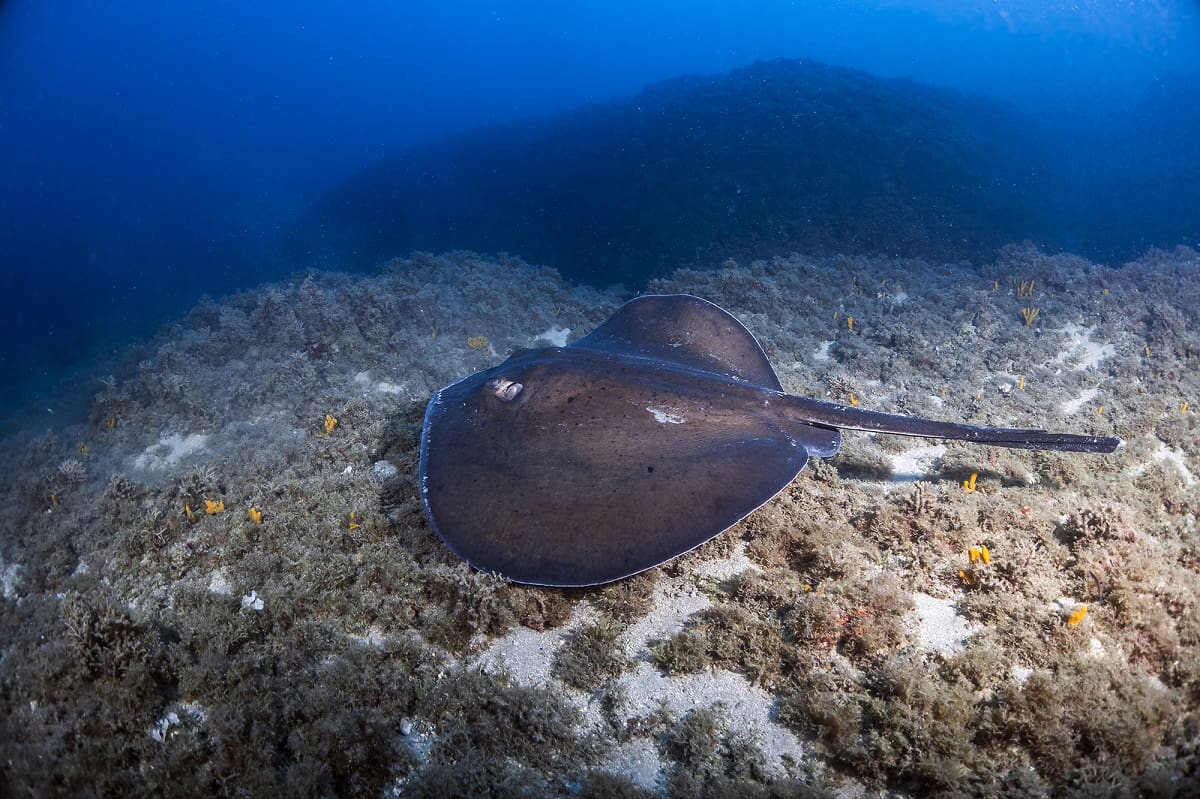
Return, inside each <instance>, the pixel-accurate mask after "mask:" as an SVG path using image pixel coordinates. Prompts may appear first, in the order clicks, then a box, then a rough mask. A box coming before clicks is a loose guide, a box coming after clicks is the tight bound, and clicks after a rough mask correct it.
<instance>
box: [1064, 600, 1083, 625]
mask: <svg viewBox="0 0 1200 799" xmlns="http://www.w3.org/2000/svg"><path fill="white" fill-rule="evenodd" d="M1087 613H1088V608H1087V605H1080V606H1079V607H1077V608H1075V610H1074V611H1073V612H1072V613H1071V615H1070V616H1067V626H1068V627H1078V626H1079V625H1080V624H1081V623H1082V622H1083V619H1084V617H1085V616H1087Z"/></svg>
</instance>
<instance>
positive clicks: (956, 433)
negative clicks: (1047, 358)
mask: <svg viewBox="0 0 1200 799" xmlns="http://www.w3.org/2000/svg"><path fill="white" fill-rule="evenodd" d="M839 429H853V430H869V431H876V432H883V433H894V434H899V435H908V436H923V437H931V438H947V439H957V440H962V441H972V442H976V443H981V444H991V445H995V446H1003V447H1018V448H1024V449H1057V450H1073V451H1081V452H1111V451H1112V450H1113V449H1115V448H1116V446H1117V444H1118V443H1119V441H1118V440H1117V439H1115V438H1101V437H1094V436H1079V435H1070V434H1063V433H1047V432H1045V431H1041V430H1018V429H1006V428H993V427H976V426H972V425H962V424H954V423H949V422H938V421H932V420H928V419H918V418H912V417H906V416H899V415H895V414H885V413H878V412H875V411H869V410H865V409H862V408H858V407H852V406H846V405H838V404H835V403H830V402H823V401H820V400H813V399H808V398H804V397H797V396H794V395H790V394H786V393H784V391H783V389H782V387H781V386H780V384H779V379H778V378H777V377H776V375H775V371H774V370H773V369H772V368H771V364H770V363H769V362H768V360H767V357H766V355H765V354H764V353H763V351H762V348H761V347H760V346H759V345H758V342H757V341H756V340H755V339H754V336H753V335H752V334H751V333H750V332H749V331H748V330H746V328H745V327H743V326H742V324H741V323H740V322H738V321H737V320H736V319H735V318H733V317H732V316H731V315H730V314H729V313H727V312H726V311H724V310H722V309H721V308H719V307H717V306H716V305H713V304H712V303H710V302H707V301H705V300H702V299H700V298H698V297H692V296H688V295H665V296H655V295H652V296H645V297H639V298H637V299H635V300H631V301H630V302H628V303H626V304H625V305H624V306H622V307H621V308H620V309H618V310H617V312H616V313H615V314H613V316H612V317H610V318H609V319H608V320H607V321H605V322H604V323H603V324H602V325H600V326H599V327H598V328H596V330H595V331H593V332H592V333H591V334H589V335H587V336H585V337H584V338H582V339H580V340H579V341H576V342H575V343H574V344H571V345H570V346H567V347H550V348H546V349H539V350H526V351H522V352H518V353H516V354H514V355H513V356H512V357H510V358H509V359H508V360H506V361H505V362H504V363H502V364H500V365H499V366H496V367H494V368H492V369H488V370H486V371H483V372H479V373H477V374H474V375H470V376H469V377H465V378H463V379H461V380H459V381H457V382H456V383H453V384H451V385H449V386H447V387H446V388H444V389H442V390H441V391H439V392H437V394H435V395H434V396H433V398H432V399H431V400H430V402H429V407H428V409H427V411H426V414H425V424H424V427H423V429H422V434H421V463H420V485H421V495H422V501H423V502H424V505H425V510H426V512H427V514H428V516H429V519H430V521H431V523H432V525H433V527H434V529H435V530H436V531H437V532H438V534H439V535H440V536H441V537H442V539H443V540H444V541H445V542H446V544H447V545H448V546H449V547H450V548H451V549H452V550H453V551H454V552H456V553H457V554H458V555H460V556H461V557H462V558H463V559H465V560H466V561H467V562H468V563H470V564H471V565H473V566H475V567H476V568H478V569H481V570H484V571H490V572H495V573H497V574H499V575H501V576H503V577H505V578H507V579H510V580H513V581H515V582H522V583H531V584H535V585H549V586H587V585H596V584H600V583H606V582H610V581H612V580H617V579H620V578H622V577H627V576H629V575H632V574H636V573H637V572H640V571H643V570H644V569H648V568H651V567H652V566H656V565H658V564H660V563H663V562H664V561H667V560H670V559H671V558H673V557H675V556H677V555H680V554H682V553H684V552H686V551H688V550H690V549H692V548H694V547H696V546H698V545H700V544H702V543H704V542H705V541H707V540H709V539H710V538H712V537H713V536H715V535H717V534H718V533H720V532H722V531H723V530H725V529H727V528H729V527H730V526H732V525H733V524H735V523H736V522H737V521H739V520H740V519H742V518H744V517H745V516H747V515H748V514H749V513H751V512H752V511H754V510H755V509H756V508H757V507H759V506H760V505H762V504H763V503H764V502H766V501H767V500H768V499H770V498H771V497H773V496H774V495H775V494H776V493H778V492H779V491H781V490H782V489H783V488H784V487H786V486H787V485H788V484H789V483H790V482H791V481H792V480H793V479H794V478H795V477H796V475H797V474H799V473H800V470H801V469H803V468H804V464H805V463H807V461H808V458H809V456H814V455H815V456H818V457H827V456H830V455H833V454H835V453H836V452H837V451H838V448H839V446H840V443H841V433H840V432H839Z"/></svg>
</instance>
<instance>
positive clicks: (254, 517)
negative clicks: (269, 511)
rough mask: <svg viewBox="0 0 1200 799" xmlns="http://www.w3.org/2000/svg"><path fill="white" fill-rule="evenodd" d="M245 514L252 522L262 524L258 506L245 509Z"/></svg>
mask: <svg viewBox="0 0 1200 799" xmlns="http://www.w3.org/2000/svg"><path fill="white" fill-rule="evenodd" d="M246 515H247V516H248V517H249V518H250V521H251V522H253V523H254V524H262V511H260V510H259V509H258V508H251V509H250V510H248V511H246Z"/></svg>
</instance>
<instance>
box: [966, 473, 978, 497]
mask: <svg viewBox="0 0 1200 799" xmlns="http://www.w3.org/2000/svg"><path fill="white" fill-rule="evenodd" d="M977 479H979V472H971V476H970V477H968V478H967V479H966V480H963V481H962V487H963V491H966V492H967V493H968V494H974V493H975V481H976V480H977Z"/></svg>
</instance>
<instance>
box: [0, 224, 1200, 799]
mask: <svg viewBox="0 0 1200 799" xmlns="http://www.w3.org/2000/svg"><path fill="white" fill-rule="evenodd" d="M1198 278H1200V254H1197V253H1196V252H1194V251H1192V250H1189V249H1186V248H1180V249H1178V250H1175V251H1173V252H1163V251H1152V252H1150V253H1149V254H1147V255H1146V256H1145V257H1143V258H1142V259H1141V260H1139V261H1137V262H1135V263H1132V264H1129V265H1126V266H1124V267H1123V268H1121V269H1110V268H1107V267H1103V266H1099V265H1095V264H1092V263H1089V262H1087V261H1084V260H1081V259H1079V258H1075V257H1071V256H1050V255H1046V254H1044V253H1041V252H1039V251H1037V250H1036V249H1033V248H1032V247H1029V246H1014V247H1011V248H1008V249H1007V250H1005V251H1004V252H1003V253H1002V255H1001V257H1000V258H999V259H998V260H997V261H996V262H995V263H992V264H988V265H986V266H983V267H981V268H972V267H968V266H966V265H931V264H927V263H924V262H920V261H906V260H894V259H884V258H833V259H809V258H803V257H792V258H788V259H775V260H773V261H769V262H755V263H751V264H737V263H734V262H732V261H730V262H727V263H726V264H725V265H724V267H723V268H721V269H719V270H715V271H692V270H679V271H677V272H676V273H675V274H674V275H673V276H672V277H671V278H670V279H668V280H661V281H656V282H654V283H653V284H652V285H651V286H650V287H649V288H650V290H651V291H653V292H658V293H670V292H687V293H692V294H697V295H699V296H702V297H705V298H707V299H709V300H712V301H713V302H716V303H718V304H719V305H721V306H723V307H725V308H726V309H728V310H729V311H730V312H732V313H733V314H734V315H735V316H737V317H738V318H739V319H740V320H742V322H743V323H745V324H746V325H747V327H748V328H749V329H750V330H751V331H752V332H753V333H754V334H755V335H756V336H757V337H758V338H759V340H760V341H761V343H762V345H763V347H764V349H765V350H766V352H767V354H768V356H769V357H770V359H771V361H772V363H773V364H774V365H775V367H776V370H777V371H778V373H779V377H780V380H781V381H782V383H783V385H784V387H785V389H787V390H789V391H791V392H794V393H798V394H803V395H806V396H816V397H822V398H827V399H831V400H835V401H839V402H857V403H858V404H859V405H861V406H862V407H867V408H875V409H880V410H885V411H892V412H899V413H906V414H912V415H920V416H929V417H934V418H940V419H945V420H953V421H965V422H969V423H976V424H990V425H997V426H1019V427H1044V428H1047V429H1051V430H1057V431H1062V432H1079V433H1092V434H1101V435H1118V436H1120V437H1121V438H1122V439H1124V444H1123V445H1122V446H1121V447H1120V448H1119V449H1118V450H1117V452H1116V453H1114V454H1112V455H1090V454H1072V453H1053V452H1023V451H1017V450H1004V449H991V448H986V447H972V446H969V445H965V444H954V443H941V442H936V441H933V442H930V441H922V440H916V439H904V438H896V437H887V436H875V435H868V434H857V433H847V434H846V435H845V437H844V446H843V450H842V452H841V453H840V454H839V455H837V456H836V457H834V458H831V459H828V460H823V461H814V462H813V463H810V465H809V467H808V468H807V469H806V470H805V471H804V472H803V473H802V474H801V475H800V476H799V477H798V478H797V479H796V480H795V481H794V483H793V484H792V485H791V486H789V487H788V488H787V489H785V490H784V491H783V492H781V493H780V494H779V495H778V496H777V497H776V498H775V499H773V500H771V501H770V502H768V503H767V504H766V505H765V506H764V507H763V508H761V509H760V510H758V511H757V512H755V513H754V514H752V515H751V516H750V517H749V518H747V519H746V520H744V521H743V522H741V523H740V524H738V525H736V526H735V527H734V528H732V529H731V530H729V531H727V532H725V533H724V534H722V535H720V536H718V537H717V538H716V539H714V540H713V541H711V542H709V543H708V544H706V545H704V546H702V547H700V548H698V549H697V550H695V551H693V552H691V553H689V554H688V555H686V556H684V557H682V558H680V559H678V560H676V561H673V562H671V563H668V564H666V565H665V566H662V567H659V568H657V569H653V570H651V571H649V572H646V573H644V574H642V575H638V576H636V577H634V578H631V579H628V580H625V581H622V582H619V583H616V584H613V585H610V586H607V587H603V588H598V589H591V590H569V591H568V590H551V589H539V588H527V587H522V586H517V585H512V584H508V583H505V582H503V581H501V580H499V579H497V578H495V577H492V576H490V575H487V574H482V573H479V572H475V571H473V570H471V569H470V568H468V567H467V566H465V565H464V564H463V563H461V562H460V561H458V560H457V559H456V558H455V557H454V556H453V555H452V554H451V553H450V552H449V551H448V550H447V549H446V548H445V547H443V546H442V544H441V543H440V541H439V539H438V538H437V536H436V535H435V534H434V533H433V532H432V530H431V529H430V527H429V525H428V523H427V522H426V520H425V517H424V514H423V512H422V509H421V505H420V501H419V498H418V494H417V489H416V465H417V444H418V440H419V435H420V425H421V421H422V415H423V411H424V407H425V403H426V402H427V401H428V399H429V396H430V394H431V393H432V392H433V391H434V390H436V389H437V388H439V387H441V386H443V385H445V384H447V383H449V382H451V381H452V380H454V379H455V378H457V377H459V376H461V375H464V374H467V373H470V372H473V371H477V370H479V369H483V368H486V367H489V366H492V365H494V364H497V363H499V362H500V361H501V360H503V358H504V357H505V356H506V354H507V353H508V352H510V351H511V350H513V349H515V348H518V347H531V346H544V345H547V344H551V343H553V344H563V343H566V342H570V341H573V340H575V339H577V338H578V337H580V336H582V335H583V334H585V333H587V332H588V331H589V330H591V329H592V328H593V327H595V326H596V325H597V324H598V323H599V322H601V321H603V320H604V319H605V318H606V317H607V316H608V315H609V314H610V313H611V312H612V311H613V310H615V308H616V307H618V306H619V305H620V303H621V302H623V301H624V300H626V299H628V298H629V295H628V294H627V293H625V292H622V291H620V290H617V289H613V290H609V291H597V290H594V289H588V288H580V287H577V286H571V285H568V284H565V283H563V282H562V281H561V280H560V279H559V277H558V276H557V274H556V273H555V272H554V271H552V270H550V269H546V268H538V267H532V266H529V265H527V264H525V263H523V262H521V261H520V260H517V259H508V258H499V259H492V258H487V257H483V256H479V255H475V254H472V253H450V254H447V255H443V256H431V255H415V256H413V257H412V258H410V259H407V260H396V261H393V262H391V263H389V264H387V265H386V266H385V267H384V268H382V269H381V270H380V271H379V272H378V273H377V274H374V275H370V276H361V275H360V276H354V275H347V274H327V273H313V274H309V275H305V276H301V277H299V278H297V279H295V280H293V281H289V282H285V283H279V284H272V285H267V286H262V287H261V288H258V289H256V290H254V291H248V292H243V293H240V294H238V295H235V296H232V297H228V298H224V299H221V300H217V301H204V302H202V303H201V304H200V305H199V306H197V307H196V308H195V309H194V310H193V311H192V312H191V313H190V314H189V315H188V316H187V317H186V318H184V319H182V320H180V321H179V322H178V323H177V324H174V325H171V326H170V327H169V328H167V329H165V330H164V331H163V332H162V333H161V334H160V335H159V336H158V337H157V338H155V339H154V340H153V341H149V342H143V343H138V344H136V345H133V346H131V347H130V350H129V351H128V352H127V353H124V354H123V355H122V356H121V358H119V359H118V360H117V361H115V362H114V364H113V366H112V376H111V377H109V378H106V379H105V380H103V381H101V382H98V383H97V384H96V387H95V392H94V394H95V395H94V397H92V398H91V400H90V412H89V418H88V419H87V421H86V422H85V423H80V424H76V425H72V426H66V427H60V428H58V429H55V430H52V431H47V432H45V433H44V434H37V435H33V434H30V435H26V436H22V437H14V438H11V439H9V440H7V441H6V442H5V443H4V445H3V449H2V450H0V465H2V468H3V473H4V474H5V475H6V476H7V478H8V479H7V481H6V491H5V494H4V499H3V502H0V585H2V595H3V599H2V600H0V744H2V745H0V750H2V751H3V756H2V757H0V794H3V795H6V796H25V795H37V796H48V795H92V794H97V795H112V794H118V795H151V794H153V795H183V796H194V795H263V794H267V793H269V792H284V793H286V794H288V795H307V794H312V795H365V796H381V795H384V796H388V795H395V796H448V795H460V796H538V797H540V796H582V797H599V796H620V797H640V796H662V795H667V796H677V797H684V796H687V797H692V796H748V797H752V796H804V795H836V796H892V795H927V794H934V793H944V794H948V795H971V794H978V795H993V794H1002V795H1008V796H1040V795H1049V794H1055V795H1071V794H1075V795H1081V796H1083V795H1086V796H1095V795H1135V794H1144V795H1154V796H1160V795H1163V796H1165V795H1173V794H1177V795H1196V791H1197V789H1196V787H1195V786H1196V785H1197V784H1200V610H1198V609H1197V596H1198V595H1200V530H1198V529H1197V514H1198V513H1200V484H1198V483H1197V475H1200V442H1198V440H1197V416H1196V410H1195V409H1193V407H1192V406H1196V408H1200V369H1198V366H1200V280H1198ZM596 532H597V535H603V531H602V530H598V531H596Z"/></svg>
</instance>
